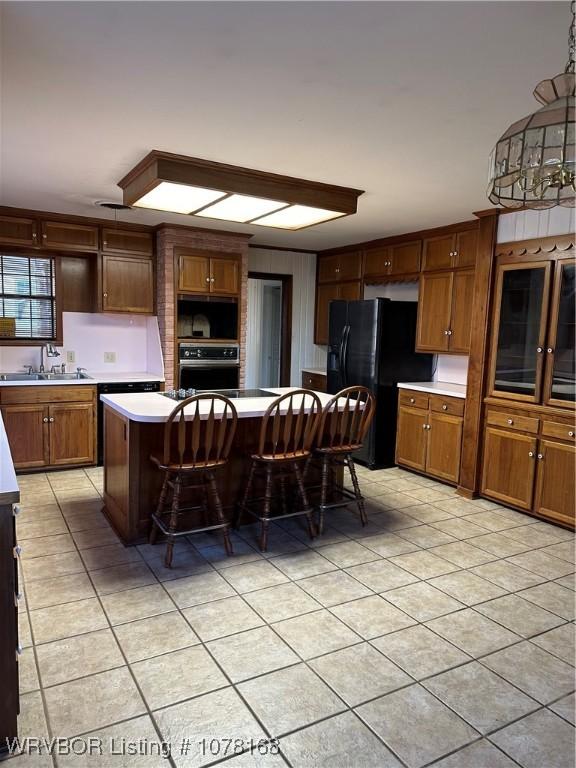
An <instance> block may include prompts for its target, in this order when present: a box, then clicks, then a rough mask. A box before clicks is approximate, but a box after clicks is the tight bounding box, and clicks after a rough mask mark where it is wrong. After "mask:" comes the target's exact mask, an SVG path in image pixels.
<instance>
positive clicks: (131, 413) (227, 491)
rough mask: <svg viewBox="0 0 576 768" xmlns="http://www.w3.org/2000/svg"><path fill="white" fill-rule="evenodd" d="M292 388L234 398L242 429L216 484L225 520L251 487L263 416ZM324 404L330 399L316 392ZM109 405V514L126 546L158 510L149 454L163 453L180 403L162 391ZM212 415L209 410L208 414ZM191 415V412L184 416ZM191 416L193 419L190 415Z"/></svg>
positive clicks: (110, 400) (157, 476) (118, 398)
mask: <svg viewBox="0 0 576 768" xmlns="http://www.w3.org/2000/svg"><path fill="white" fill-rule="evenodd" d="M293 389H294V388H293V387H281V388H277V389H276V388H274V389H270V390H267V392H269V393H270V394H269V395H267V396H262V397H241V398H238V399H234V400H233V402H234V405H235V406H236V409H237V411H238V424H237V428H236V434H235V437H234V442H233V444H232V449H231V451H230V457H229V460H228V464H227V465H226V466H225V467H224V468H222V469H221V470H218V472H217V477H216V479H217V482H218V489H219V493H220V497H221V499H222V504H223V506H224V509H225V512H226V515H227V516H228V517H229V518H231V515H232V513H233V509H234V506H235V504H236V502H237V501H238V499H239V496H240V493H241V492H242V489H243V487H244V483H245V482H246V478H247V472H248V467H249V462H250V456H251V454H252V453H254V452H255V451H256V448H257V443H258V438H259V435H260V425H261V422H262V416H263V415H264V413H265V412H266V410H267V408H268V406H269V405H270V404H271V403H272V402H273V401H274V400H275V399H276V397H278V395H281V394H284V393H286V392H290V391H292V390H293ZM316 394H317V395H318V397H319V398H320V401H321V402H322V405H325V404H326V403H327V402H328V401H329V400H330V395H326V394H324V393H322V392H316ZM101 399H102V402H103V403H104V503H105V507H104V510H103V511H104V514H105V515H106V517H107V518H108V520H109V521H110V523H111V525H112V526H113V528H114V530H115V531H116V533H117V534H118V535H119V536H120V538H121V539H122V541H123V542H124V543H125V544H136V543H141V542H142V541H144V540H145V538H146V536H147V533H148V528H149V523H150V514H151V512H152V511H154V510H155V509H156V504H157V502H158V497H159V494H160V487H161V484H162V473H161V472H160V471H159V470H158V469H157V467H156V466H155V465H154V464H153V463H152V462H151V461H150V454H151V453H153V452H160V451H161V450H162V445H163V439H164V424H165V423H166V421H167V420H168V417H169V415H170V413H171V411H172V410H173V409H174V407H175V405H176V403H175V402H174V401H173V400H171V399H170V398H168V397H165V396H164V395H163V394H161V393H158V392H145V393H134V394H122V395H101ZM206 412H207V411H206ZM185 415H186V411H185ZM189 415H191V414H189Z"/></svg>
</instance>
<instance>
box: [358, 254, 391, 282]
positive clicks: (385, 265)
mask: <svg viewBox="0 0 576 768" xmlns="http://www.w3.org/2000/svg"><path fill="white" fill-rule="evenodd" d="M389 269H390V248H389V247H388V246H384V247H382V248H371V249H370V250H367V251H366V253H365V255H364V277H365V278H367V277H368V278H369V277H373V276H374V277H381V276H382V275H387V274H388V272H389Z"/></svg>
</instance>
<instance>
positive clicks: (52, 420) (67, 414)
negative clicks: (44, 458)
mask: <svg viewBox="0 0 576 768" xmlns="http://www.w3.org/2000/svg"><path fill="white" fill-rule="evenodd" d="M48 416H49V424H50V431H49V445H50V462H49V463H50V464H51V465H52V466H55V467H56V466H60V465H62V464H90V463H92V462H93V461H94V406H93V405H92V404H91V403H66V404H62V405H51V406H49V409H48Z"/></svg>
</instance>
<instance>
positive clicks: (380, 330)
mask: <svg viewBox="0 0 576 768" xmlns="http://www.w3.org/2000/svg"><path fill="white" fill-rule="evenodd" d="M417 310H418V304H417V303H416V302H415V301H391V300H390V299H368V300H364V301H332V302H331V303H330V326H329V328H330V331H329V347H328V361H327V386H328V392H329V393H330V394H336V393H337V392H339V391H340V390H341V389H344V388H345V387H351V386H354V385H361V386H364V387H367V388H368V389H369V390H370V391H371V392H372V393H373V394H374V395H375V397H376V413H375V415H374V420H373V422H372V426H371V428H370V430H369V432H368V434H367V436H366V439H365V441H364V445H363V446H362V448H361V449H360V450H358V451H356V452H355V454H354V459H355V460H356V461H359V462H361V463H362V464H365V465H366V466H367V467H370V468H371V469H376V468H382V467H392V466H394V447H395V443H396V419H397V414H398V389H397V386H396V385H397V383H398V382H399V381H406V382H408V381H430V380H431V379H432V375H433V362H434V355H427V354H420V353H418V352H414V347H415V345H416V314H417Z"/></svg>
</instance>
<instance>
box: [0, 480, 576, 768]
mask: <svg viewBox="0 0 576 768" xmlns="http://www.w3.org/2000/svg"><path fill="white" fill-rule="evenodd" d="M360 475H361V482H362V486H363V489H364V492H365V495H366V497H367V500H368V501H367V504H368V511H369V516H370V522H369V524H368V525H367V526H366V527H365V528H362V527H361V526H360V524H359V522H358V520H357V518H356V517H355V516H354V515H353V514H352V513H351V512H350V511H348V510H338V511H335V512H333V513H332V514H331V515H330V519H329V525H327V527H326V530H325V532H324V534H323V536H322V537H321V538H318V539H316V540H315V541H313V542H309V541H308V539H307V536H306V533H305V531H304V529H303V527H301V526H300V524H299V522H298V521H296V522H294V521H289V522H284V523H282V524H281V525H275V526H273V529H272V532H271V536H270V549H269V551H268V552H267V553H265V554H261V553H260V552H259V551H258V549H257V547H256V539H255V536H256V531H255V529H254V528H253V527H252V526H250V527H246V528H243V529H242V530H241V531H240V532H239V533H238V534H234V545H235V550H236V554H235V556H234V557H233V558H226V556H225V555H224V552H223V547H222V544H221V542H220V541H219V540H218V539H217V538H216V537H213V536H209V535H201V536H195V537H191V538H190V541H186V542H184V541H183V542H181V543H180V544H179V546H178V547H177V554H176V556H175V560H174V568H173V569H172V570H167V569H166V568H164V566H163V562H162V555H163V547H162V545H158V546H156V547H150V546H148V545H143V546H140V547H132V548H125V547H124V546H122V544H121V543H120V542H119V541H118V539H117V537H116V536H115V534H114V532H113V531H112V530H111V528H110V527H109V526H108V524H107V522H106V520H105V519H104V517H103V516H102V514H101V511H100V510H101V506H102V502H101V492H102V470H101V469H87V470H75V471H65V472H59V473H50V474H35V475H25V476H21V477H20V485H21V489H22V512H21V515H20V516H19V517H18V519H17V528H18V537H19V541H20V543H21V545H22V548H23V552H22V560H21V573H20V578H21V582H22V585H23V586H22V589H23V592H24V594H25V600H23V601H22V603H21V607H20V614H19V616H20V633H21V638H22V644H23V645H24V646H25V648H24V653H23V655H22V656H21V665H20V678H21V691H22V696H21V705H22V712H21V717H20V735H21V737H26V736H33V737H41V736H47V737H86V738H90V737H92V738H93V739H99V740H100V741H97V742H94V743H96V744H97V745H101V748H102V750H103V754H98V753H97V754H95V755H93V756H92V757H90V758H89V757H87V756H81V755H68V756H66V755H64V754H58V755H57V756H56V757H52V756H50V755H49V754H46V752H45V753H44V754H41V755H21V756H17V757H14V758H12V759H11V760H12V761H13V763H14V768H17V766H18V765H21V766H22V768H23V767H24V766H28V765H30V766H39V767H41V768H44V767H46V766H56V767H57V768H60V766H71V767H72V768H77V766H84V765H88V766H102V767H103V768H104V767H105V768H108V767H109V766H112V767H115V766H131V765H143V766H159V765H162V766H166V765H171V766H204V765H210V764H213V763H222V764H224V763H225V764H227V765H229V766H230V768H242V767H243V766H249V767H250V768H259V767H261V766H270V768H279V767H280V766H286V765H288V766H292V767H293V768H308V767H310V768H313V767H314V766H330V768H352V767H356V766H357V767H358V768H370V767H372V766H373V767H374V768H392V767H394V768H396V767H397V766H405V767H407V768H421V767H423V766H428V765H434V766H436V768H508V767H510V768H512V766H523V767H524V768H569V767H571V766H573V765H574V728H573V724H574V687H575V686H574V597H575V593H574V570H575V565H574V559H575V558H574V536H573V535H572V534H571V533H570V532H567V531H565V530H563V529H561V528H557V527H554V526H552V525H548V524H546V523H542V522H536V521H535V520H534V519H533V518H530V517H527V516H525V515H522V514H520V513H518V512H515V511H513V510H510V509H505V508H503V507H499V506H498V505H496V504H493V503H491V502H488V501H486V500H475V501H466V500H464V499H462V498H461V497H459V496H457V495H456V494H455V492H454V490H453V489H452V488H450V487H448V486H445V485H442V484H439V483H435V482H433V481H432V480H430V479H426V478H422V477H419V476H417V475H414V474H411V473H408V472H405V471H403V470H400V469H391V470H382V471H379V472H368V471H366V470H363V469H360ZM122 739H124V743H125V744H127V745H132V747H133V748H134V750H135V751H136V754H135V755H129V754H124V755H121V754H115V755H113V754H111V748H112V746H113V747H114V751H116V752H122ZM260 739H278V741H279V748H280V754H273V752H275V751H276V749H275V748H271V747H270V743H269V744H268V746H267V747H262V748H261V752H265V751H266V749H268V751H269V753H268V754H260V753H259V751H258V750H256V751H252V752H250V751H249V749H248V751H245V752H244V753H243V754H240V755H235V754H234V752H233V750H234V749H235V748H237V749H242V748H244V749H247V748H249V746H250V744H251V741H250V740H254V742H253V743H254V744H257V742H258V740H260ZM203 740H204V741H203ZM211 740H213V741H211ZM235 740H237V741H236V742H235ZM162 741H166V742H170V744H171V748H172V752H171V757H169V758H168V759H165V758H164V757H162V756H159V755H158V754H157V751H158V747H157V745H158V744H159V743H160V742H162ZM230 742H231V743H230ZM72 743H74V744H76V748H77V750H80V749H81V746H80V747H79V746H78V745H81V744H82V743H83V742H82V741H78V740H76V741H74V742H72ZM99 748H100V747H98V749H99ZM125 751H126V750H125ZM150 752H152V754H150ZM9 765H12V762H9Z"/></svg>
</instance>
